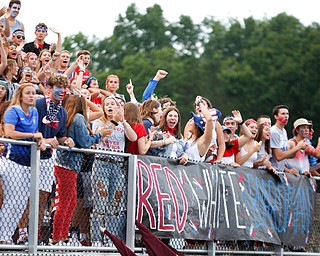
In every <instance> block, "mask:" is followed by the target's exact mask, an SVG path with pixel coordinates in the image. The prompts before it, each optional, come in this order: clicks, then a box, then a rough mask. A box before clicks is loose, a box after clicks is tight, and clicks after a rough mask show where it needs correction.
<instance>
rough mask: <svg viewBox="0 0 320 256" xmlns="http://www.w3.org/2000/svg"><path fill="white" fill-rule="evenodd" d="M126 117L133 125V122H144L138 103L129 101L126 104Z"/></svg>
mask: <svg viewBox="0 0 320 256" xmlns="http://www.w3.org/2000/svg"><path fill="white" fill-rule="evenodd" d="M123 108H124V119H125V120H126V121H127V122H128V123H129V124H130V125H132V123H139V124H142V119H141V115H140V109H139V107H138V105H137V104H135V103H132V102H128V103H126V104H124V107H123Z"/></svg>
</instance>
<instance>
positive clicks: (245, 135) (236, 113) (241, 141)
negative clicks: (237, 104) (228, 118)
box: [232, 110, 252, 149]
mask: <svg viewBox="0 0 320 256" xmlns="http://www.w3.org/2000/svg"><path fill="white" fill-rule="evenodd" d="M232 114H233V120H235V121H236V122H237V123H238V125H240V126H241V129H242V132H243V136H240V137H239V139H238V142H239V149H240V148H242V147H243V146H244V145H245V144H246V143H247V141H248V140H249V139H250V138H251V137H252V133H251V132H250V130H249V128H248V127H247V126H246V124H245V123H244V122H243V119H242V116H241V113H240V111H239V110H233V111H232Z"/></svg>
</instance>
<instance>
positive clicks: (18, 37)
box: [16, 36, 26, 40]
mask: <svg viewBox="0 0 320 256" xmlns="http://www.w3.org/2000/svg"><path fill="white" fill-rule="evenodd" d="M16 37H17V39H20V38H22V39H23V40H24V39H26V38H25V37H24V36H16Z"/></svg>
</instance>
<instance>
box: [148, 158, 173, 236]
mask: <svg viewBox="0 0 320 256" xmlns="http://www.w3.org/2000/svg"><path fill="white" fill-rule="evenodd" d="M151 170H152V173H153V177H154V183H155V187H156V194H157V200H158V204H159V207H158V215H159V216H158V221H159V228H158V230H161V231H174V226H173V225H172V224H168V225H165V224H164V217H165V213H164V205H163V201H165V200H170V196H169V195H168V194H165V193H161V191H160V187H159V181H158V178H157V174H156V171H161V170H162V168H161V165H160V164H151Z"/></svg>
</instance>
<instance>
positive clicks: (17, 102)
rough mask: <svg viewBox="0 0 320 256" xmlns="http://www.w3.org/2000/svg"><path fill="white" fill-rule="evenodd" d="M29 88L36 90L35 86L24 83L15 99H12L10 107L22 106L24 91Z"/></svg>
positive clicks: (17, 91)
mask: <svg viewBox="0 0 320 256" xmlns="http://www.w3.org/2000/svg"><path fill="white" fill-rule="evenodd" d="M28 86H32V88H34V85H33V84H32V83H23V84H21V85H20V86H19V87H18V89H17V90H16V92H15V94H14V96H13V98H12V99H11V102H10V105H9V107H12V106H17V105H18V106H21V98H22V93H23V90H24V89H25V88H26V87H28Z"/></svg>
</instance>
